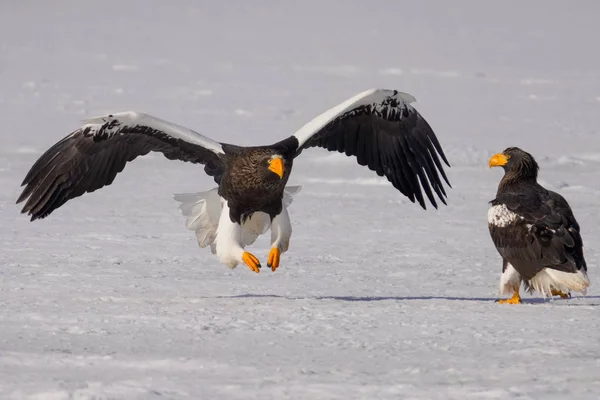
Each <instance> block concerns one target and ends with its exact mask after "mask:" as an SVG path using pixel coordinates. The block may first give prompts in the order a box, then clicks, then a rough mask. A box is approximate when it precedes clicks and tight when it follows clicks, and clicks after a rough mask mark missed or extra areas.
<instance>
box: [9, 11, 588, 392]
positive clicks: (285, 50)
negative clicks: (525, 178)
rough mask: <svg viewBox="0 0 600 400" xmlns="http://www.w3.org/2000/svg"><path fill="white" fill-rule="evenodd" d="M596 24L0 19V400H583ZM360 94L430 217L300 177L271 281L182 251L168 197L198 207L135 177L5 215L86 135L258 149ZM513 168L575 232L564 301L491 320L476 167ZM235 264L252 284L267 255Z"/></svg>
mask: <svg viewBox="0 0 600 400" xmlns="http://www.w3.org/2000/svg"><path fill="white" fill-rule="evenodd" d="M217 3H219V4H217ZM351 3H352V4H351ZM598 15H600V3H599V2H597V1H595V0H589V1H580V2H576V3H569V2H564V1H547V0H538V1H529V2H519V1H496V2H481V1H475V0H473V1H465V0H460V1H453V2H451V4H450V3H449V2H446V1H444V0H436V1H423V2H420V1H414V0H413V1H410V2H406V1H404V2H402V1H398V0H395V1H385V2H384V1H370V2H367V1H364V2H361V3H358V2H346V1H335V2H334V1H311V2H308V1H297V2H291V1H290V2H278V1H264V0H260V1H253V2H246V1H228V2H216V1H215V2H211V3H210V4H209V3H208V2H194V1H191V0H190V1H179V2H166V1H128V2H116V1H114V2H113V1H97V2H92V1H81V2H75V1H47V2H41V1H38V2H33V1H20V2H16V1H13V2H9V1H4V2H2V3H1V4H0V37H1V39H0V110H1V112H0V114H1V118H0V119H1V121H2V123H1V128H0V135H1V146H0V246H1V247H0V398H2V399H51V400H59V399H60V400H62V399H184V398H186V399H187V398H192V399H261V400H267V399H277V400H281V399H409V398H410V399H453V398H456V399H490V398H499V399H505V398H511V397H514V398H521V399H538V398H545V399H563V398H577V399H597V398H599V397H600V314H599V311H600V309H599V308H598V306H599V305H600V291H599V289H598V282H600V276H599V275H598V273H597V271H598V261H599V257H600V247H599V239H600V229H599V228H598V226H599V225H600V211H599V210H600V207H599V206H600V179H599V177H600V136H599V133H600V132H599V131H600V53H599V52H598V39H599V38H600V25H598V23H597V19H598ZM370 87H386V88H395V89H398V90H401V91H405V92H408V93H411V94H412V95H414V96H415V97H416V98H417V100H418V102H417V103H415V106H416V107H417V108H418V109H419V111H420V112H421V113H422V114H423V115H424V116H425V118H426V119H427V120H428V121H429V122H430V124H431V125H432V126H433V128H434V129H435V131H436V133H437V135H438V137H439V139H440V140H441V142H442V145H443V146H444V149H445V150H446V153H447V155H448V158H449V160H450V162H451V163H452V168H451V169H449V170H448V173H449V176H450V179H451V182H452V184H453V189H451V190H450V191H449V199H448V201H449V205H448V206H447V207H446V206H442V207H441V208H440V209H439V210H434V209H428V210H427V211H423V210H422V209H420V208H419V207H418V206H417V205H415V204H411V203H410V202H409V201H408V200H407V199H406V198H405V197H403V196H401V195H400V194H399V193H398V192H396V191H395V190H394V189H393V188H392V187H391V185H389V184H387V183H386V182H385V181H383V180H382V179H375V178H376V177H375V175H374V174H373V173H371V172H370V171H368V170H366V169H364V168H361V167H359V166H358V165H357V164H356V162H355V160H354V159H349V158H346V157H345V156H343V155H340V154H332V153H328V152H326V151H325V150H322V149H313V150H309V151H306V152H304V153H303V155H302V157H301V158H300V159H298V161H297V163H296V164H295V166H294V172H293V175H292V179H291V182H290V183H291V184H301V185H303V190H302V191H301V192H300V193H299V194H298V195H297V196H296V197H295V201H294V203H293V204H292V206H291V208H290V212H291V218H292V223H293V226H294V235H293V237H292V242H291V248H290V251H289V252H288V253H285V255H284V256H283V258H282V267H280V269H279V270H277V272H275V273H273V272H271V271H268V270H263V271H262V272H261V273H260V274H255V273H253V272H251V271H250V270H249V269H248V268H246V267H243V266H240V267H238V268H237V269H235V270H233V271H232V270H229V269H227V268H226V267H224V266H223V265H221V264H219V263H218V261H217V259H216V258H215V257H214V256H213V255H211V254H210V251H209V250H208V249H200V248H198V246H197V245H196V243H195V238H194V235H193V232H190V231H187V230H186V229H185V227H184V219H183V217H182V216H181V215H180V214H179V211H178V209H177V203H176V202H175V201H174V200H173V199H172V197H171V196H172V194H173V193H180V192H195V191H200V190H206V189H209V188H211V187H213V186H214V184H213V182H212V180H211V179H210V178H208V177H206V176H205V175H204V173H203V170H202V169H201V168H198V167H195V166H193V165H191V164H186V163H178V162H172V161H168V160H166V159H165V158H164V157H162V156H160V155H149V156H146V157H144V158H140V159H138V160H136V161H135V162H134V163H132V164H130V165H129V166H128V167H127V168H126V169H125V171H124V172H123V173H122V174H120V175H119V176H118V177H117V179H116V180H115V182H114V183H113V185H112V186H109V187H106V188H104V189H102V190H100V191H98V192H95V193H92V194H88V195H85V196H83V197H80V198H78V199H76V200H73V201H71V202H69V203H67V204H66V205H65V206H64V207H63V208H61V209H59V210H58V211H56V212H55V213H54V214H52V215H51V216H50V217H49V218H48V219H45V220H42V221H37V222H35V223H30V222H29V220H28V218H27V217H25V216H24V215H21V214H19V211H20V206H17V205H15V204H14V202H15V200H16V198H17V197H18V195H19V193H20V187H19V185H20V183H21V181H22V179H23V178H24V176H25V174H26V173H27V170H28V169H29V167H30V166H31V165H32V163H33V162H34V161H35V159H36V158H37V157H38V156H39V155H40V154H41V152H42V151H44V150H45V149H47V148H48V147H49V146H50V145H51V144H53V143H54V142H56V141H57V140H58V139H60V138H62V137H63V136H65V135H66V134H68V133H69V132H70V131H71V130H73V129H75V128H76V127H78V126H79V123H80V121H81V119H83V118H85V117H88V116H93V115H98V114H102V113H105V112H107V111H120V110H128V109H134V110H139V111H145V112H148V113H150V114H153V115H156V116H159V117H161V118H165V119H168V120H170V121H173V122H176V123H179V124H182V125H185V126H188V127H190V128H193V129H196V130H198V131H199V132H202V133H204V134H206V135H208V136H210V137H212V138H214V139H217V140H220V141H225V142H233V143H239V144H244V145H249V144H268V143H272V142H275V141H277V140H279V139H280V138H283V137H286V136H288V135H289V134H291V133H292V132H293V131H294V130H295V129H297V128H298V127H300V126H301V125H302V124H304V123H305V122H306V121H308V120H310V119H311V118H312V117H313V116H315V115H317V114H318V113H320V112H321V111H324V110H325V109H327V108H329V107H331V106H333V105H335V104H337V103H338V102H340V101H342V100H344V99H346V98H348V97H350V96H352V95H353V94H355V93H358V92H360V91H362V90H365V89H367V88H370ZM512 145H517V146H520V147H522V148H524V149H525V150H528V151H530V152H532V153H533V154H534V156H536V157H537V159H538V161H539V162H540V165H541V181H542V183H543V184H545V185H546V186H547V187H548V188H550V189H555V190H559V191H560V192H561V193H562V194H563V195H564V196H565V197H566V198H567V199H568V200H569V202H570V203H571V205H572V207H573V208H574V210H575V213H576V216H577V217H578V219H579V220H580V223H581V225H582V230H583V237H584V241H585V245H586V249H585V254H586V257H587V261H588V265H589V268H590V271H589V275H590V278H591V280H592V286H591V288H590V290H589V292H588V296H587V297H585V298H584V297H574V298H572V299H570V300H546V301H544V300H542V299H539V298H536V297H530V296H526V298H525V304H523V305H521V306H509V305H499V304H497V303H495V302H494V300H495V299H496V298H497V290H498V280H499V275H500V267H501V261H500V259H499V256H498V254H497V253H496V250H495V249H494V247H493V245H492V243H491V240H490V238H489V234H488V231H487V221H486V217H487V207H488V204H487V201H489V200H491V199H492V198H493V197H494V194H495V190H496V185H497V184H498V181H499V179H500V177H501V175H502V171H501V170H497V169H493V170H489V169H488V168H487V159H488V158H489V156H490V155H492V154H494V153H496V152H499V151H502V150H503V149H504V148H506V147H508V146H512ZM253 251H254V253H255V254H256V255H257V256H259V257H260V258H261V259H262V260H263V262H264V261H265V260H266V256H267V254H268V242H267V240H266V238H262V239H260V240H259V241H258V243H257V244H256V245H255V246H254V247H253Z"/></svg>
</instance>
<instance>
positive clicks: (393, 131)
mask: <svg viewBox="0 0 600 400" xmlns="http://www.w3.org/2000/svg"><path fill="white" fill-rule="evenodd" d="M393 93H394V95H392V96H389V97H387V98H385V99H384V100H383V101H382V102H379V103H374V104H363V105H359V106H357V107H355V108H352V109H350V110H349V111H347V112H345V113H343V114H341V115H339V116H338V117H336V118H334V119H333V120H332V121H330V122H329V123H328V124H326V125H325V126H324V127H323V128H322V129H320V130H319V131H318V132H316V133H314V134H313V135H312V136H311V137H310V138H308V139H307V140H306V141H305V142H304V143H303V144H302V145H301V146H300V147H299V148H298V145H299V142H298V140H297V138H296V137H295V136H292V137H290V138H288V139H286V140H283V141H282V142H279V143H276V144H275V145H274V146H275V147H283V148H285V147H287V148H290V149H293V150H295V151H296V156H297V155H299V154H300V153H301V152H302V150H303V149H306V148H310V147H322V148H325V149H327V150H329V151H337V152H340V153H344V154H346V155H347V156H356V161H357V163H358V164H359V165H363V166H367V167H368V168H369V169H371V170H372V171H375V172H376V173H377V174H378V175H379V176H385V177H386V178H387V179H388V181H390V182H391V183H392V185H393V186H394V187H395V188H396V189H398V190H399V191H400V192H401V193H403V194H404V195H405V196H407V197H408V198H409V199H410V200H411V201H412V202H414V201H415V199H416V200H417V201H418V203H419V204H420V205H421V207H423V208H424V209H425V208H426V204H425V199H424V196H423V191H424V192H425V195H426V196H427V198H428V199H429V201H430V202H431V204H432V205H433V206H434V207H435V208H437V203H436V198H435V195H434V192H435V194H437V196H438V198H439V199H440V200H441V201H442V202H443V203H444V204H446V201H445V197H446V191H445V189H444V187H443V183H442V179H443V180H444V181H445V182H446V183H447V184H448V186H450V187H451V185H450V181H449V180H448V177H447V176H446V173H445V171H444V169H443V166H442V164H441V162H440V157H441V159H442V160H443V161H444V162H445V163H446V165H448V166H450V164H449V163H448V160H447V159H446V155H445V154H444V151H443V150H442V147H441V145H440V143H439V140H438V139H437V137H436V135H435V133H434V132H433V130H432V129H431V127H430V126H429V124H428V123H427V121H425V119H424V118H423V117H422V116H421V114H419V112H418V111H417V110H416V109H415V108H413V107H412V106H411V105H410V104H408V103H407V102H404V101H399V100H398V99H396V98H395V97H394V96H395V95H397V94H398V93H397V92H393ZM294 145H295V146H296V147H294ZM438 171H439V172H438ZM440 177H441V178H440ZM421 187H422V190H421Z"/></svg>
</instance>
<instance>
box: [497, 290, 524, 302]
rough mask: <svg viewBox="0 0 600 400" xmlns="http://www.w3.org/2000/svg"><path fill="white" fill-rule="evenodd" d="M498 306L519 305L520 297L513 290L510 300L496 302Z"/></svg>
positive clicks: (516, 291) (517, 292)
mask: <svg viewBox="0 0 600 400" xmlns="http://www.w3.org/2000/svg"><path fill="white" fill-rule="evenodd" d="M498 303H500V304H521V296H519V291H518V290H515V294H513V297H511V298H510V299H502V300H498Z"/></svg>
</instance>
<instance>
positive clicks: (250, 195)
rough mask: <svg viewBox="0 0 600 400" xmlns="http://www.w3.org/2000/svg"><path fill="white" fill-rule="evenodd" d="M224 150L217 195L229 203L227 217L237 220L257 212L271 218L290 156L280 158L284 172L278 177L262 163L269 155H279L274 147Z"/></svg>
mask: <svg viewBox="0 0 600 400" xmlns="http://www.w3.org/2000/svg"><path fill="white" fill-rule="evenodd" d="M228 150H229V151H230V153H229V154H227V155H226V157H225V160H224V163H225V164H226V165H227V168H225V172H224V173H223V176H222V178H221V181H220V182H219V195H220V196H221V197H223V198H224V199H225V200H227V201H228V203H229V208H230V214H229V216H230V218H231V220H232V221H233V222H238V223H240V222H243V221H244V220H246V219H247V218H250V217H251V216H252V214H253V213H255V212H258V211H261V212H264V213H266V214H268V215H269V216H270V217H271V219H273V218H275V216H276V215H278V214H279V213H280V212H281V209H282V207H283V204H282V201H283V190H284V189H285V185H286V184H287V181H288V179H289V176H290V173H291V171H292V164H293V158H292V157H288V158H285V157H284V167H285V168H284V175H283V177H282V178H280V177H279V176H277V175H275V174H273V173H272V172H270V171H269V170H268V169H267V163H266V160H267V159H268V158H269V157H271V156H273V155H280V154H279V153H278V151H277V150H275V149H272V148H268V147H239V148H236V149H228ZM282 156H283V155H282Z"/></svg>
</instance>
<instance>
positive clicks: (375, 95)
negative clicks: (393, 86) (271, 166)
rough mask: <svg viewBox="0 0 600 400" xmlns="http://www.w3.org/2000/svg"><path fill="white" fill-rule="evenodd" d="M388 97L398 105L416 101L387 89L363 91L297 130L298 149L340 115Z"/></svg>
mask: <svg viewBox="0 0 600 400" xmlns="http://www.w3.org/2000/svg"><path fill="white" fill-rule="evenodd" d="M389 97H393V98H395V99H396V100H398V101H399V103H400V104H402V103H404V104H410V103H412V102H414V101H416V99H415V98H414V97H413V96H412V95H410V94H408V93H402V92H396V94H395V95H394V91H393V90H389V89H369V90H365V91H364V92H362V93H359V94H357V95H356V96H354V97H351V98H349V99H348V100H346V101H344V102H342V103H340V104H338V105H337V106H335V107H332V108H330V109H329V110H327V111H325V112H324V113H321V114H319V115H318V116H316V117H315V118H313V119H312V120H311V121H310V122H308V123H306V124H305V125H303V126H302V127H301V128H300V129H298V130H297V131H296V132H295V133H294V136H296V138H297V139H298V142H299V147H301V146H302V144H303V143H304V142H306V141H307V140H308V139H310V137H311V136H313V135H314V134H315V133H317V132H318V131H320V130H321V129H323V127H325V126H326V125H327V124H328V123H329V122H331V121H333V120H334V119H336V118H337V117H339V116H340V115H342V114H344V113H346V112H348V111H350V110H352V109H354V108H356V107H360V106H363V105H365V104H377V103H381V102H382V101H383V100H385V99H387V98H389Z"/></svg>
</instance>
